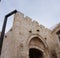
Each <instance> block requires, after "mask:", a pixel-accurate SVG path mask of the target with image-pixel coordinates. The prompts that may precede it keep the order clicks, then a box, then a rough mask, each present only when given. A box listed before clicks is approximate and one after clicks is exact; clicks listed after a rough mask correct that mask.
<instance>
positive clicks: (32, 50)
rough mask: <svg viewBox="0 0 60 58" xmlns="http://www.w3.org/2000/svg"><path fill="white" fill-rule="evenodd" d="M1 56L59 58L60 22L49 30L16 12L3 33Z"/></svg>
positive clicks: (9, 57) (3, 57) (10, 57)
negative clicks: (11, 22)
mask: <svg viewBox="0 0 60 58" xmlns="http://www.w3.org/2000/svg"><path fill="white" fill-rule="evenodd" d="M1 58H60V24H58V25H57V26H56V27H55V28H54V29H53V30H50V29H48V28H45V27H44V26H43V25H39V24H38V22H36V21H32V19H31V18H29V17H28V16H26V17H24V14H22V13H21V12H17V13H16V14H15V16H14V22H13V26H12V28H11V29H10V31H8V32H7V33H6V34H5V37H4V41H3V47H2V53H1Z"/></svg>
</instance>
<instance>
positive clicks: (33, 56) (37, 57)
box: [29, 48, 43, 58]
mask: <svg viewBox="0 0 60 58" xmlns="http://www.w3.org/2000/svg"><path fill="white" fill-rule="evenodd" d="M29 58H43V52H42V51H40V50H38V49H35V48H31V49H30V50H29Z"/></svg>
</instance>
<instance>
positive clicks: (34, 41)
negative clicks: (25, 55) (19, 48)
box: [28, 36, 50, 58]
mask: <svg viewBox="0 0 60 58" xmlns="http://www.w3.org/2000/svg"><path fill="white" fill-rule="evenodd" d="M30 39H31V40H29V44H28V47H29V48H28V49H29V58H50V56H49V52H48V49H46V48H47V45H46V43H45V42H44V41H42V40H41V39H43V38H41V37H39V36H34V37H32V38H30ZM44 43H45V44H44ZM32 53H33V54H32ZM35 54H36V55H35ZM32 55H33V56H32Z"/></svg>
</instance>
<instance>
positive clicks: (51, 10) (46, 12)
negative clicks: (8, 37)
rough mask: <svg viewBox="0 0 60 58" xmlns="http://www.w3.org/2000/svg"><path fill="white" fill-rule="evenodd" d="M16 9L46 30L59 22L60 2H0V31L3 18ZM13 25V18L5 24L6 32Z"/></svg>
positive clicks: (12, 0) (15, 0) (43, 0)
mask: <svg viewBox="0 0 60 58" xmlns="http://www.w3.org/2000/svg"><path fill="white" fill-rule="evenodd" d="M14 9H17V10H18V11H20V12H22V13H23V14H24V15H25V16H29V17H31V18H32V19H33V20H36V21H38V22H39V24H42V25H44V26H45V27H47V28H50V27H52V26H54V25H55V24H57V23H59V22H60V0H1V2H0V31H1V29H2V24H3V20H4V16H5V15H6V14H8V13H9V12H11V11H13V10H14ZM12 24H13V16H11V17H10V18H9V20H8V23H7V28H6V31H8V30H9V29H10V28H11V26H12Z"/></svg>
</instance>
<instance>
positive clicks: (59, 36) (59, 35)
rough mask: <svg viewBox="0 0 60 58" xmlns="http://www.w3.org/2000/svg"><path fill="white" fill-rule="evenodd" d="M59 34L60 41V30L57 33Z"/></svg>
mask: <svg viewBox="0 0 60 58" xmlns="http://www.w3.org/2000/svg"><path fill="white" fill-rule="evenodd" d="M56 34H57V35H58V38H59V41H60V30H59V31H58V32H57V33H56Z"/></svg>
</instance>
